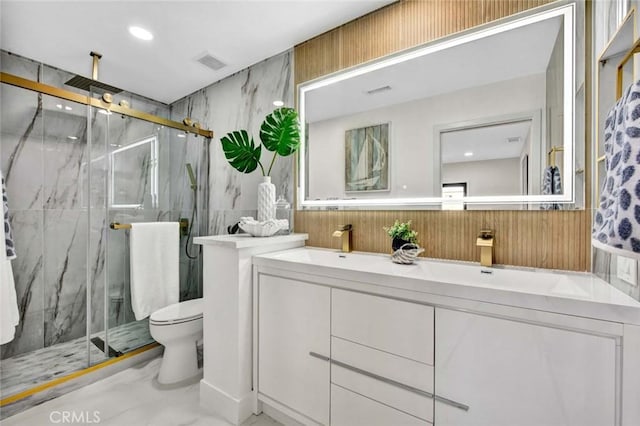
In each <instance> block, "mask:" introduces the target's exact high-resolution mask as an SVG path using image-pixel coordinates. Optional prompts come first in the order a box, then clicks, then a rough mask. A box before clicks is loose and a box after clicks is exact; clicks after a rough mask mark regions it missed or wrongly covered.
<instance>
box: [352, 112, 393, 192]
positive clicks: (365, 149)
mask: <svg viewBox="0 0 640 426" xmlns="http://www.w3.org/2000/svg"><path fill="white" fill-rule="evenodd" d="M389 125H390V123H383V124H377V125H374V126H368V127H361V128H358V129H351V130H347V131H346V132H345V145H344V146H345V174H344V176H345V192H363V191H389V189H390V186H389Z"/></svg>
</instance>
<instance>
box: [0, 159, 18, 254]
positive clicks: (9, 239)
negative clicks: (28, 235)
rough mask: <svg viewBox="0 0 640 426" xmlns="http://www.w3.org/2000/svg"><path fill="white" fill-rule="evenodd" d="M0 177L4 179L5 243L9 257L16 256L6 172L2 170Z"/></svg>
mask: <svg viewBox="0 0 640 426" xmlns="http://www.w3.org/2000/svg"><path fill="white" fill-rule="evenodd" d="M0 179H1V180H2V210H3V211H4V240H5V242H4V245H5V251H6V253H7V259H9V260H11V259H15V258H16V248H15V246H14V245H13V236H12V235H11V224H10V223H9V201H8V200H7V189H6V187H5V183H4V174H2V170H0Z"/></svg>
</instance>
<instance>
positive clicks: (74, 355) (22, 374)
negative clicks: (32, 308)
mask: <svg viewBox="0 0 640 426" xmlns="http://www.w3.org/2000/svg"><path fill="white" fill-rule="evenodd" d="M91 337H100V338H102V339H103V340H104V332H98V333H94V334H93V335H92V336H91ZM108 337H109V341H108V344H109V346H111V347H112V348H114V349H115V350H117V351H120V352H122V353H126V352H129V351H131V350H134V349H137V348H139V347H142V346H144V345H147V344H149V343H151V342H153V339H152V338H151V335H150V334H149V325H148V321H146V320H144V321H138V322H132V323H128V324H123V325H120V326H117V327H114V328H112V329H110V330H109V336H108ZM89 351H90V356H91V365H93V364H99V363H100V362H102V361H105V360H106V359H108V358H106V357H105V355H104V353H103V352H101V351H100V350H99V349H98V348H97V347H96V346H95V345H93V344H90V346H89ZM87 367H88V365H87V341H86V338H85V337H80V338H78V339H74V340H71V341H69V342H65V343H58V344H56V345H53V346H49V347H46V348H42V349H37V350H35V351H32V352H28V353H25V354H20V355H16V356H14V357H11V358H7V359H3V360H1V361H0V398H6V397H9V396H11V395H15V394H17V393H19V392H23V391H25V390H27V389H31V388H33V387H34V386H38V385H41V384H43V383H46V382H48V381H50V380H53V379H57V378H59V377H64V376H66V375H68V374H70V373H73V372H74V371H78V370H82V369H84V368H87Z"/></svg>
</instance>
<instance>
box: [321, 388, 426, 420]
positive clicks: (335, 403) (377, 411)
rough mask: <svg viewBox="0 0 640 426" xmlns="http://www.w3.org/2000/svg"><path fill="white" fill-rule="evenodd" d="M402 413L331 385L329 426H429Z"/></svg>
mask: <svg viewBox="0 0 640 426" xmlns="http://www.w3.org/2000/svg"><path fill="white" fill-rule="evenodd" d="M430 425H431V423H429V422H426V421H424V420H420V419H418V418H416V417H413V416H411V415H409V414H407V413H403V412H402V411H399V410H395V409H393V408H391V407H388V406H386V405H384V404H380V403H378V402H376V401H373V400H371V399H369V398H365V397H364V396H362V395H358V394H356V393H353V392H351V391H348V390H346V389H344V388H341V387H340V386H336V385H331V426H430Z"/></svg>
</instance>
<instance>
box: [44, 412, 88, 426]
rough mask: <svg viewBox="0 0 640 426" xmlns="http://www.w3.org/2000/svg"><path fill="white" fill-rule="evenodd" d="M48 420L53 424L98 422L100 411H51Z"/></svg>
mask: <svg viewBox="0 0 640 426" xmlns="http://www.w3.org/2000/svg"><path fill="white" fill-rule="evenodd" d="M49 421H50V422H51V423H53V424H74V423H75V424H97V423H100V411H68V410H63V411H52V412H51V413H49Z"/></svg>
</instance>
